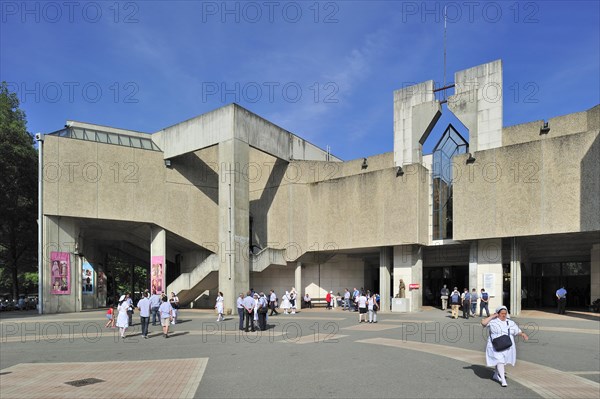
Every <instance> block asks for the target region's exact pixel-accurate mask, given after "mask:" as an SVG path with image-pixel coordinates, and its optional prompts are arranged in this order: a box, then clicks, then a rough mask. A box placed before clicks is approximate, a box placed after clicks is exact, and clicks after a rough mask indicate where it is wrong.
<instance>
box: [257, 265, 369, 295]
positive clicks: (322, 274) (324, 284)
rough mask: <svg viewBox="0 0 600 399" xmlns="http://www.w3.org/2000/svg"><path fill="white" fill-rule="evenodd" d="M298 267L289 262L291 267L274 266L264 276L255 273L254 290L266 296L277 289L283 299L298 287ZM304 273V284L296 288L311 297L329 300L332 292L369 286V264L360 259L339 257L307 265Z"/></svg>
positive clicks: (265, 271) (304, 267) (299, 292)
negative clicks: (296, 276) (366, 273)
mask: <svg viewBox="0 0 600 399" xmlns="http://www.w3.org/2000/svg"><path fill="white" fill-rule="evenodd" d="M295 267H296V264H295V263H289V264H288V266H271V267H269V268H267V269H266V270H264V271H263V272H261V273H251V274H250V287H252V288H254V290H255V291H258V292H260V291H264V292H265V293H267V292H268V291H269V290H270V289H274V290H275V293H276V294H277V296H278V297H279V298H281V296H282V295H283V294H284V293H285V291H286V290H287V291H289V290H291V288H292V287H294V285H295V280H294V271H295ZM301 270H302V272H301V273H302V283H301V285H300V286H298V287H295V288H296V291H297V292H298V294H299V295H302V296H304V294H305V293H307V292H308V295H310V296H311V298H325V295H327V292H329V291H333V293H334V294H337V293H338V292H340V293H341V294H342V295H343V294H344V289H345V288H348V289H349V290H350V292H352V289H353V287H357V288H360V287H362V286H363V285H364V284H365V265H364V262H363V260H362V259H360V258H353V257H348V256H346V255H336V256H335V257H333V258H332V259H330V260H329V261H328V262H325V263H323V264H321V265H318V264H314V263H306V264H304V263H303V264H302V266H301ZM365 288H367V287H365Z"/></svg>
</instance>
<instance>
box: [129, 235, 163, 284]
mask: <svg viewBox="0 0 600 399" xmlns="http://www.w3.org/2000/svg"><path fill="white" fill-rule="evenodd" d="M155 264H161V265H162V266H161V267H162V278H160V274H155V273H158V272H157V270H158V269H155V268H154V265H155ZM157 277H158V279H159V280H162V281H161V283H160V284H161V285H160V287H162V289H159V290H158V291H162V292H164V293H167V231H166V230H165V229H163V228H162V227H159V226H154V225H153V226H150V290H152V289H153V283H154V279H155V278H157ZM157 293H159V292H157ZM132 294H133V293H132ZM167 295H169V294H168V293H167Z"/></svg>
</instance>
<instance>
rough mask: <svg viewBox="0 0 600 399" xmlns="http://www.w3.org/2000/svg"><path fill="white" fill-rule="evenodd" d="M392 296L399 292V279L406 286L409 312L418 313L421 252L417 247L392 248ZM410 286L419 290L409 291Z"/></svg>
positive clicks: (421, 272)
mask: <svg viewBox="0 0 600 399" xmlns="http://www.w3.org/2000/svg"><path fill="white" fill-rule="evenodd" d="M393 262H394V283H393V286H392V288H393V296H394V297H395V296H396V294H398V291H399V283H400V279H402V280H404V284H405V285H406V298H408V299H410V311H411V312H418V311H419V310H421V306H422V303H423V299H422V298H423V251H422V248H421V247H420V246H419V245H398V246H395V247H394V260H393ZM410 284H419V285H420V288H419V289H416V290H410V289H409V288H408V287H409V285H410Z"/></svg>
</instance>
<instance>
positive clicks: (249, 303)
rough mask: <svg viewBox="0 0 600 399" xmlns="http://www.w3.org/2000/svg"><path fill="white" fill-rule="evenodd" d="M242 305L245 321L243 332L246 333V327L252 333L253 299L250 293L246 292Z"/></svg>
mask: <svg viewBox="0 0 600 399" xmlns="http://www.w3.org/2000/svg"><path fill="white" fill-rule="evenodd" d="M243 305H244V318H245V319H246V322H245V324H246V326H245V331H246V332H248V327H250V328H251V329H252V332H254V331H255V330H254V313H253V312H254V298H252V292H250V291H248V292H247V293H246V297H245V298H244V301H243Z"/></svg>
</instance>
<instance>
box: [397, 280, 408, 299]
mask: <svg viewBox="0 0 600 399" xmlns="http://www.w3.org/2000/svg"><path fill="white" fill-rule="evenodd" d="M405 297H406V285H404V280H402V279H400V285H399V287H398V294H397V295H396V298H405Z"/></svg>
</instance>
